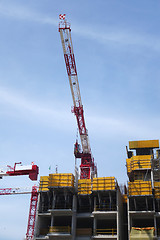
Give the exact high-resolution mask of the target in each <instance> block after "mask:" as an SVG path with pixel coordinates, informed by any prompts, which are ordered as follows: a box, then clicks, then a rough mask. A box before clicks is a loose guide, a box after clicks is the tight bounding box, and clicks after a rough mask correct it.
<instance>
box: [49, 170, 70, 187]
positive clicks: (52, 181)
mask: <svg viewBox="0 0 160 240" xmlns="http://www.w3.org/2000/svg"><path fill="white" fill-rule="evenodd" d="M48 185H49V187H74V175H73V174H72V173H55V174H49V184H48Z"/></svg>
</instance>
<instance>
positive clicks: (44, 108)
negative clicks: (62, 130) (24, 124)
mask: <svg viewBox="0 0 160 240" xmlns="http://www.w3.org/2000/svg"><path fill="white" fill-rule="evenodd" d="M0 104H1V105H7V106H8V108H9V111H10V109H15V110H18V114H19V115H20V116H21V117H23V116H25V118H26V116H28V117H31V118H32V120H33V119H35V120H36V121H37V120H38V121H39V122H42V121H43V122H47V124H48V123H52V124H53V121H54V122H55V123H57V124H62V123H63V124H68V123H69V122H70V116H69V112H67V110H65V109H63V108H62V107H61V109H60V108H58V106H57V104H55V103H53V106H54V107H51V106H48V105H47V103H46V105H45V104H44V103H42V102H39V101H37V102H36V101H34V100H31V99H29V97H28V98H27V97H23V96H22V95H20V94H19V93H16V92H13V91H12V90H10V89H8V88H4V87H0ZM56 106H57V108H56ZM10 113H11V112H10Z"/></svg>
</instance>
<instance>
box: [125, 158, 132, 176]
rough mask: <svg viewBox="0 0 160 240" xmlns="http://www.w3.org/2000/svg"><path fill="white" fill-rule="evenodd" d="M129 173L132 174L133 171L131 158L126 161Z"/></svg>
mask: <svg viewBox="0 0 160 240" xmlns="http://www.w3.org/2000/svg"><path fill="white" fill-rule="evenodd" d="M126 166H127V173H130V172H131V171H132V170H131V158H127V159H126Z"/></svg>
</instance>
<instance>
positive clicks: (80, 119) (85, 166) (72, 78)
mask: <svg viewBox="0 0 160 240" xmlns="http://www.w3.org/2000/svg"><path fill="white" fill-rule="evenodd" d="M59 18H60V22H59V32H60V36H61V42H62V47H63V53H64V59H65V64H66V69H67V74H68V78H69V83H70V88H71V93H72V99H73V104H74V106H73V109H72V112H73V113H74V114H75V116H76V119H77V125H78V129H79V135H80V139H81V145H82V152H81V151H80V145H79V144H78V141H76V143H75V149H74V154H75V157H76V158H81V165H80V171H81V172H80V178H81V179H90V178H93V177H95V176H96V175H97V167H96V165H95V163H94V158H93V157H92V153H91V148H90V144H89V138H88V131H87V128H86V125H85V119H84V111H83V105H82V100H81V94H80V88H79V83H78V75H77V68H76V62H75V57H74V51H73V45H72V38H71V27H70V24H69V23H68V22H67V21H66V19H65V14H60V15H59Z"/></svg>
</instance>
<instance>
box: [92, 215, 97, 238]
mask: <svg viewBox="0 0 160 240" xmlns="http://www.w3.org/2000/svg"><path fill="white" fill-rule="evenodd" d="M96 230H97V219H96V217H95V216H94V218H93V236H95V235H96V234H97V233H96Z"/></svg>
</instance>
